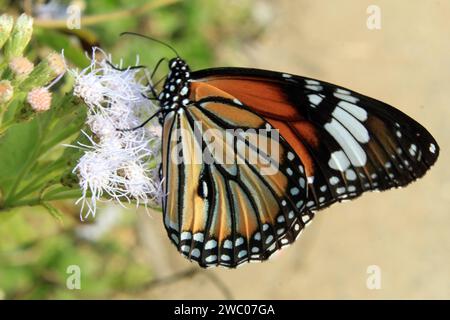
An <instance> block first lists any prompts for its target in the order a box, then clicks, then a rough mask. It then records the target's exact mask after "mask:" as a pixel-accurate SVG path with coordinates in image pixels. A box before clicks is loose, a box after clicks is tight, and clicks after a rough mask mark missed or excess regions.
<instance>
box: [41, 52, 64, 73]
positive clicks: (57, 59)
mask: <svg viewBox="0 0 450 320" xmlns="http://www.w3.org/2000/svg"><path fill="white" fill-rule="evenodd" d="M46 60H47V62H48V66H49V68H50V71H51V73H52V75H53V76H55V77H57V76H59V75H60V74H62V73H64V72H66V63H65V61H64V58H63V56H62V55H61V54H59V53H56V52H52V53H50V54H49V55H48V56H47V58H46Z"/></svg>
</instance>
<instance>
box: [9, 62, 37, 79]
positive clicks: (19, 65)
mask: <svg viewBox="0 0 450 320" xmlns="http://www.w3.org/2000/svg"><path fill="white" fill-rule="evenodd" d="M9 68H10V69H11V71H12V72H13V73H14V74H15V75H16V76H17V77H18V78H24V77H26V76H28V75H29V74H30V73H31V71H33V68H34V65H33V63H32V62H31V61H30V60H28V59H27V58H25V57H15V58H12V59H11V61H10V62H9Z"/></svg>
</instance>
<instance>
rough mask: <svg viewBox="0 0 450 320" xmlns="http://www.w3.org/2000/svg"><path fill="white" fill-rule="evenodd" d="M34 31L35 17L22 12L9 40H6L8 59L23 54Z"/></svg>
mask: <svg viewBox="0 0 450 320" xmlns="http://www.w3.org/2000/svg"><path fill="white" fill-rule="evenodd" d="M32 33H33V18H31V17H29V16H27V15H26V14H24V13H23V14H21V15H20V17H19V18H18V19H17V21H16V24H15V25H14V28H13V30H12V33H11V36H10V38H9V39H8V42H6V47H5V56H6V58H7V59H8V60H9V59H11V58H13V57H20V56H22V55H23V51H24V50H25V47H26V46H27V45H28V42H30V39H31V34H32Z"/></svg>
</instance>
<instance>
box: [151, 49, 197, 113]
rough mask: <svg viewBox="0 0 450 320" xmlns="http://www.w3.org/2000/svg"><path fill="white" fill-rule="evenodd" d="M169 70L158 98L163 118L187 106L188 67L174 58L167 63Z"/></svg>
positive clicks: (182, 61)
mask: <svg viewBox="0 0 450 320" xmlns="http://www.w3.org/2000/svg"><path fill="white" fill-rule="evenodd" d="M169 68H170V71H169V74H168V76H167V79H166V81H165V82H164V87H163V90H162V91H161V93H160V94H159V96H158V101H159V103H160V107H161V108H162V110H163V111H162V116H163V117H164V116H165V115H166V114H167V113H169V112H170V111H172V110H177V109H179V108H181V107H183V106H187V105H188V104H189V79H190V69H189V66H188V65H187V63H186V62H185V61H184V60H182V59H180V58H174V59H172V60H170V61H169Z"/></svg>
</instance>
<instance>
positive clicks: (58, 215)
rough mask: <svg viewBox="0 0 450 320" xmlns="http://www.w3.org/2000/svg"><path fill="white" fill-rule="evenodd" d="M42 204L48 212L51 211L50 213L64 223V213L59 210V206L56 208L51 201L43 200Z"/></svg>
mask: <svg viewBox="0 0 450 320" xmlns="http://www.w3.org/2000/svg"><path fill="white" fill-rule="evenodd" d="M42 206H43V207H44V208H45V209H47V212H48V213H50V215H51V216H52V217H53V218H55V219H56V220H57V221H58V222H59V223H60V224H64V221H63V214H62V212H61V211H59V210H58V209H57V208H55V207H54V206H52V205H51V204H50V203H48V202H43V203H42Z"/></svg>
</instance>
